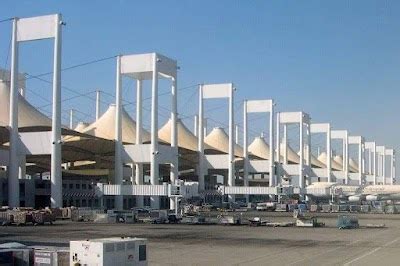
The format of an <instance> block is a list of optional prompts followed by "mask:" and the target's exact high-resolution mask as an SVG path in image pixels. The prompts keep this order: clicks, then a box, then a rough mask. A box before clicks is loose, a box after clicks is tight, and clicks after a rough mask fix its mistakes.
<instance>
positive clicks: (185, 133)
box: [158, 119, 211, 151]
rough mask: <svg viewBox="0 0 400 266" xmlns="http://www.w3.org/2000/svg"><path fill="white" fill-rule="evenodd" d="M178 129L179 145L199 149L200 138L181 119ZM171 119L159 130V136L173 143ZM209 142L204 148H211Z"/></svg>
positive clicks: (193, 149)
mask: <svg viewBox="0 0 400 266" xmlns="http://www.w3.org/2000/svg"><path fill="white" fill-rule="evenodd" d="M177 124H178V125H177V131H178V147H180V148H185V149H188V150H191V151H197V150H198V138H197V137H196V136H195V135H193V133H192V132H190V130H189V129H188V128H187V127H186V126H185V125H184V124H183V123H182V121H181V120H180V119H178V121H177ZM171 125H172V122H171V119H169V120H168V121H167V123H165V124H164V126H163V127H162V128H161V129H160V130H159V131H158V138H159V139H160V140H162V141H164V142H166V143H168V144H170V143H171ZM210 148H211V147H209V146H208V145H207V144H205V145H204V149H210Z"/></svg>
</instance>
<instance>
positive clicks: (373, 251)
mask: <svg viewBox="0 0 400 266" xmlns="http://www.w3.org/2000/svg"><path fill="white" fill-rule="evenodd" d="M399 240H400V237H398V238H396V239H394V240H392V241H390V242H387V243H386V244H385V245H383V246H380V247H377V248H374V249H372V250H370V251H368V252H367V253H364V254H363V255H361V256H359V257H357V258H354V259H352V260H351V261H349V262H346V263H345V264H343V265H351V264H352V263H354V262H356V261H359V260H361V259H363V258H365V257H367V256H369V255H372V254H374V253H375V252H377V251H379V250H381V249H382V248H385V247H387V246H390V245H391V244H393V243H395V242H397V241H399Z"/></svg>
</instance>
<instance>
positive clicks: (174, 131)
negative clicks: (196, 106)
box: [170, 77, 178, 210]
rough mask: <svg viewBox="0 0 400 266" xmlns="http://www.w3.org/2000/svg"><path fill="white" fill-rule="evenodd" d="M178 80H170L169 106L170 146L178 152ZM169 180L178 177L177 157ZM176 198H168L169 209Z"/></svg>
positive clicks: (175, 202)
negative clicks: (170, 101)
mask: <svg viewBox="0 0 400 266" xmlns="http://www.w3.org/2000/svg"><path fill="white" fill-rule="evenodd" d="M177 86H178V81H177V77H174V78H173V80H172V86H171V100H172V107H171V123H172V125H171V147H172V148H174V149H176V150H177V152H176V153H177V154H178V128H177V125H178V124H177V123H178V118H177V113H178V95H177V94H178V89H177ZM170 179H171V180H170V181H171V183H172V184H175V182H176V181H177V179H178V157H176V158H175V160H174V162H173V163H172V164H171V171H170ZM177 200H178V198H177V197H175V198H170V209H171V210H175V209H176V207H177V206H178V202H177Z"/></svg>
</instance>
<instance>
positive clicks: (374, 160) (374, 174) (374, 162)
mask: <svg viewBox="0 0 400 266" xmlns="http://www.w3.org/2000/svg"><path fill="white" fill-rule="evenodd" d="M373 153H374V157H373V158H374V159H373V166H374V167H373V169H374V171H373V178H374V185H376V184H377V183H376V159H377V158H376V157H377V156H376V144H375V143H374V150H373Z"/></svg>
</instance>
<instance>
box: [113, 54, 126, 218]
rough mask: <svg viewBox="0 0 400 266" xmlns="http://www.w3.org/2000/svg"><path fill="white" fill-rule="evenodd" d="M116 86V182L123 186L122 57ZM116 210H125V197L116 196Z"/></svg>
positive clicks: (119, 58) (118, 64)
mask: <svg viewBox="0 0 400 266" xmlns="http://www.w3.org/2000/svg"><path fill="white" fill-rule="evenodd" d="M116 76H117V78H116V84H115V101H116V103H115V105H116V106H115V108H116V112H115V136H114V138H115V167H114V182H115V184H117V185H122V181H123V170H124V169H123V164H122V84H121V83H122V80H121V56H120V55H119V56H117V73H116ZM115 208H116V209H117V210H122V209H123V208H124V197H123V196H121V195H118V196H115Z"/></svg>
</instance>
